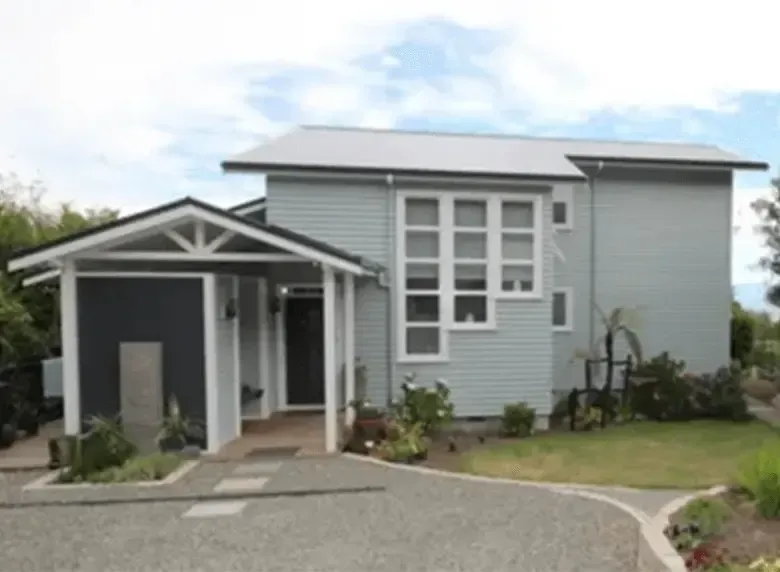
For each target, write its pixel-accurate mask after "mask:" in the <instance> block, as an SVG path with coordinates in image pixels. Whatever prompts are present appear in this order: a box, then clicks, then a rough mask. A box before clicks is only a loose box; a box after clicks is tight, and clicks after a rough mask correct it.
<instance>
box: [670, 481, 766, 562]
mask: <svg viewBox="0 0 780 572" xmlns="http://www.w3.org/2000/svg"><path fill="white" fill-rule="evenodd" d="M697 505H698V506H697ZM702 506H703V507H705V509H706V510H702ZM707 513H709V514H710V516H707ZM712 513H715V514H716V516H717V518H713V517H712V516H711V515H712ZM692 520H700V521H702V522H703V523H704V525H705V528H706V526H708V524H707V523H708V522H709V523H712V522H713V521H717V522H719V523H720V524H717V525H715V526H714V528H715V529H717V530H716V531H714V532H713V533H712V534H711V535H709V536H708V538H706V540H703V541H700V544H699V547H700V548H698V549H695V548H694V547H692V546H689V544H690V542H688V543H686V542H685V539H684V538H683V544H684V547H682V548H678V546H677V544H678V541H677V540H676V539H675V538H674V537H672V538H671V540H672V543H673V544H674V545H675V547H676V548H678V551H679V553H680V555H681V556H682V557H683V559H684V560H686V562H688V563H689V564H693V563H692V562H691V560H692V558H693V557H694V551H695V550H698V553H699V554H702V555H703V554H705V553H707V554H712V555H718V554H719V555H720V556H721V558H722V560H723V562H724V564H725V565H731V567H730V568H729V567H724V568H715V569H716V570H722V571H723V572H728V571H735V572H736V571H741V570H747V569H748V568H747V567H748V566H749V565H750V564H751V563H752V562H755V561H756V560H757V559H758V558H759V557H770V558H772V557H773V558H776V557H780V518H764V517H761V516H759V515H758V514H757V512H756V509H755V503H754V502H753V501H752V500H751V499H750V498H748V496H747V495H746V494H744V493H742V492H739V491H738V490H737V489H729V490H728V491H727V492H725V493H722V494H720V495H717V496H714V497H710V498H708V499H697V500H694V501H692V502H691V503H689V504H688V505H686V507H683V508H682V509H680V510H679V511H678V512H676V513H674V514H673V515H672V516H671V517H670V518H669V523H670V528H669V529H668V531H669V530H672V527H674V526H677V527H678V529H679V528H683V529H684V528H685V527H686V526H687V525H689V523H690V522H691V521H692ZM709 526H712V525H711V524H710V525H709ZM670 536H673V535H670ZM683 536H684V535H683ZM678 538H682V537H680V536H678ZM689 568H690V569H693V570H695V569H696V568H693V567H690V566H689ZM701 569H702V570H707V569H708V568H706V567H703V568H701Z"/></svg>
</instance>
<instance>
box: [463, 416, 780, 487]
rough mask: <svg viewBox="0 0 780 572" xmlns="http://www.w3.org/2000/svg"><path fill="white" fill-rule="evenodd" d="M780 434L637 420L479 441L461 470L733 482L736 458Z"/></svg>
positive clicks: (752, 426)
mask: <svg viewBox="0 0 780 572" xmlns="http://www.w3.org/2000/svg"><path fill="white" fill-rule="evenodd" d="M778 438H779V437H778V433H777V431H776V430H773V429H772V428H770V427H769V426H768V425H767V424H765V423H763V422H761V421H753V422H749V423H731V422H728V421H691V422H688V423H655V422H637V423H632V424H628V425H624V426H616V427H609V428H607V429H606V430H604V431H600V430H595V431H591V432H576V433H571V432H565V433H547V434H542V435H538V436H536V437H531V438H528V439H524V440H520V441H513V442H511V443H505V444H499V445H496V446H485V447H480V448H478V449H473V450H471V451H469V452H467V453H465V454H464V456H463V460H462V462H463V465H462V470H463V471H464V472H467V473H472V474H477V475H486V476H492V477H503V478H511V479H518V480H530V481H548V482H562V483H565V482H571V483H581V484H593V485H623V486H629V487H644V488H680V489H693V488H703V487H709V486H713V485H720V484H725V483H730V482H732V481H733V480H734V474H735V471H736V469H737V464H738V461H739V459H740V458H741V457H742V456H744V455H746V454H748V453H751V452H754V451H756V450H757V449H759V448H760V447H761V446H762V444H764V443H766V442H767V441H769V440H772V439H778Z"/></svg>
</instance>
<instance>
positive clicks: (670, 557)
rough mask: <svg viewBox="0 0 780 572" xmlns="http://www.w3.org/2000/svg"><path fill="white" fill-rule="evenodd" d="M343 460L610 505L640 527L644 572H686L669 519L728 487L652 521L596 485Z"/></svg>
mask: <svg viewBox="0 0 780 572" xmlns="http://www.w3.org/2000/svg"><path fill="white" fill-rule="evenodd" d="M343 456H344V457H347V458H349V459H354V460H357V461H361V462H364V463H372V464H375V465H379V466H382V467H387V468H392V469H396V470H401V471H410V472H414V473H418V474H422V475H428V476H439V477H445V478H451V479H460V480H463V481H470V482H476V483H491V484H503V485H514V486H520V487H526V488H536V489H544V490H548V491H551V492H554V493H558V494H561V495H569V496H578V497H581V498H586V499H589V500H595V501H600V502H605V503H607V504H610V505H612V506H614V507H616V508H618V509H620V510H622V511H623V512H626V513H628V514H629V515H631V516H632V517H633V518H634V519H635V520H636V521H637V522H638V523H639V535H638V553H637V570H639V571H641V572H686V569H685V563H684V561H683V559H682V557H681V556H680V555H679V554H678V553H677V551H676V550H675V549H674V547H673V546H672V544H671V542H669V539H668V538H666V535H665V534H664V529H665V528H666V527H667V526H668V524H669V516H671V515H672V514H674V513H675V512H677V511H678V510H680V508H682V507H683V506H685V505H686V504H688V503H689V502H690V501H691V500H693V499H695V498H697V497H700V496H714V495H717V494H720V493H722V492H725V491H726V487H723V486H719V487H713V488H711V489H709V490H707V491H704V492H702V493H695V494H691V495H685V496H683V497H680V498H677V499H675V500H673V501H672V502H670V503H667V504H666V505H665V506H664V507H663V508H662V509H661V510H660V511H659V512H658V514H656V515H655V516H654V517H652V518H650V517H649V516H648V515H647V513H645V512H644V511H641V510H639V509H637V508H636V507H633V506H631V505H629V504H627V503H625V502H623V501H619V500H617V499H615V498H612V497H610V496H609V494H608V492H609V490H610V488H609V487H603V486H601V487H600V486H597V485H593V486H591V485H582V484H570V483H565V484H564V483H546V482H533V481H517V480H512V479H504V478H494V477H483V476H479V475H469V474H466V473H455V472H451V471H443V470H441V469H431V468H428V467H421V466H418V465H402V464H398V463H388V462H386V461H382V460H381V459H376V458H374V457H369V456H366V455H355V454H353V453H343ZM593 488H596V489H599V490H603V491H604V493H601V492H594V491H592V490H587V489H593ZM612 489H613V490H616V491H627V490H634V491H636V490H637V489H629V488H628V487H613V488H612Z"/></svg>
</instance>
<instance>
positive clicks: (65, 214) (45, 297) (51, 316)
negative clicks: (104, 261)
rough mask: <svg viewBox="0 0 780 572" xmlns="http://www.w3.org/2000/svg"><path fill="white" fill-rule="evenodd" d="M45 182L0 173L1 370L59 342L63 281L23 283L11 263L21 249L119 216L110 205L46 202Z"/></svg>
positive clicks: (46, 352) (40, 352)
mask: <svg viewBox="0 0 780 572" xmlns="http://www.w3.org/2000/svg"><path fill="white" fill-rule="evenodd" d="M44 194H45V188H44V187H43V185H42V184H41V183H40V182H39V181H33V182H32V183H25V182H23V181H21V180H20V179H19V178H18V177H17V176H15V175H13V174H12V175H5V176H4V175H0V263H2V270H1V271H0V368H2V367H5V366H7V365H8V364H9V363H14V362H20V361H24V360H25V359H30V358H37V357H40V356H41V355H48V354H50V352H51V351H52V349H53V348H54V347H55V346H57V345H58V343H59V296H58V285H57V284H38V285H35V286H31V287H28V288H23V287H22V285H21V280H22V276H21V275H19V274H15V275H9V274H8V273H7V272H6V270H5V269H6V263H7V262H8V259H9V258H10V257H11V256H13V254H14V253H15V252H17V251H19V250H20V249H23V248H28V247H32V246H36V245H38V244H41V243H43V242H47V241H49V240H53V239H56V238H60V237H62V236H66V235H69V234H71V233H73V232H78V231H80V230H83V229H85V228H88V227H90V226H93V225H95V224H101V223H103V222H107V221H110V220H113V219H115V218H116V217H117V215H118V212H117V211H114V210H110V209H97V210H86V211H84V212H79V211H78V210H76V209H74V208H72V206H71V205H69V204H61V205H59V206H57V207H55V208H49V207H46V206H45V205H44V204H43V197H44Z"/></svg>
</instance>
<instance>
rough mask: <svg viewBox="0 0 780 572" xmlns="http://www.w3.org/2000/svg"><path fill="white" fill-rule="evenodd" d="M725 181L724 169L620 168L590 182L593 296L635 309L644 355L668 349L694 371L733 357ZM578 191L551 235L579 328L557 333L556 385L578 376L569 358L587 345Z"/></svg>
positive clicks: (583, 196) (585, 198) (565, 385)
mask: <svg viewBox="0 0 780 572" xmlns="http://www.w3.org/2000/svg"><path fill="white" fill-rule="evenodd" d="M731 181H732V179H731V175H730V174H729V173H723V172H721V173H715V172H705V171H687V172H682V171H677V172H672V171H661V170H654V171H640V170H631V171H630V170H627V169H624V170H618V169H616V168H612V169H611V170H605V172H604V173H602V175H601V176H599V178H598V179H597V181H596V187H595V189H596V191H595V192H596V225H597V226H596V301H597V303H598V304H599V305H600V306H601V307H602V308H603V309H604V310H605V311H609V310H611V309H612V308H614V307H619V306H627V307H636V308H638V311H637V314H638V322H637V330H638V332H639V335H640V338H641V340H642V345H643V347H644V351H645V354H646V355H648V356H652V355H656V354H658V353H660V352H662V351H665V350H668V351H669V352H671V353H672V354H673V355H674V356H676V357H679V358H681V359H684V360H685V361H686V362H687V364H688V367H689V369H690V370H692V371H713V370H715V369H716V368H717V367H719V366H721V365H725V364H727V363H728V361H729V319H730V301H731V287H730V285H731V280H730V272H731V268H730V266H731V257H730V248H731V247H730V241H731V224H730V220H731V218H730V217H731V200H732V198H731V196H732V182H731ZM574 189H575V192H574V201H575V206H574V229H573V230H572V231H570V232H569V231H559V232H558V236H557V237H556V240H557V243H558V245H559V246H560V248H561V250H563V252H564V254H565V256H566V262H565V263H561V262H556V267H555V283H556V286H571V287H573V288H574V326H575V331H574V332H572V333H555V334H554V337H555V364H554V371H555V387H556V389H561V390H565V389H569V388H571V387H573V386H574V385H577V386H582V385H583V384H584V372H583V367H582V364H581V363H580V362H576V363H575V364H570V358H571V356H572V354H573V352H574V350H575V349H576V348H586V347H587V345H588V304H589V302H588V301H589V296H590V292H589V288H590V283H589V269H590V264H591V261H590V240H589V232H590V218H591V217H590V190H589V188H588V187H587V186H585V185H574ZM602 332H603V328H601V326H600V325H599V324H598V323H597V329H596V334H597V335H599V334H601V333H602ZM619 351H620V354H621V355H624V354H625V352H626V347H625V345H623V344H621V345H620V346H619Z"/></svg>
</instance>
